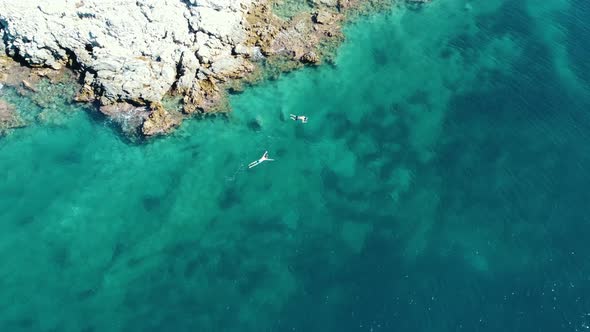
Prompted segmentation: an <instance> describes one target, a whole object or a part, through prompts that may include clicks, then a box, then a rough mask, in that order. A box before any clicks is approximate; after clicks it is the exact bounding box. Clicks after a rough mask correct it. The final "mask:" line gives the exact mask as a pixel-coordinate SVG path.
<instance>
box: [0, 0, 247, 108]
mask: <svg viewBox="0 0 590 332" xmlns="http://www.w3.org/2000/svg"><path fill="white" fill-rule="evenodd" d="M253 1H255V0H141V1H135V0H21V1H0V22H2V25H3V28H4V30H3V31H2V30H0V34H1V36H3V37H4V38H5V40H6V45H5V48H6V52H7V53H8V54H9V55H10V56H17V55H18V56H20V57H21V58H22V59H24V60H25V61H26V62H27V63H29V64H30V65H32V66H48V67H52V68H54V69H59V68H61V67H63V66H64V65H65V64H66V63H67V62H68V60H72V61H73V62H74V63H75V64H76V65H77V66H79V69H80V71H81V72H82V73H84V72H90V73H92V74H93V75H92V77H93V79H94V81H93V84H92V85H93V87H94V89H95V90H96V91H95V94H96V96H97V97H100V100H101V103H103V104H110V103H115V102H118V101H136V102H157V101H160V100H161V99H162V97H163V96H164V94H166V93H167V92H168V91H169V90H170V89H171V88H172V87H173V86H174V85H175V84H176V86H177V87H179V88H181V89H184V88H190V87H192V86H194V85H195V82H193V80H195V79H196V76H197V75H196V73H197V72H198V71H199V70H198V69H199V68H201V67H202V66H203V65H207V66H212V67H214V68H216V72H217V73H224V72H228V71H230V70H229V69H228V70H225V69H224V68H222V67H223V66H225V65H230V66H234V65H235V63H234V62H233V61H228V60H225V59H227V58H230V57H232V50H233V49H234V46H235V45H237V44H239V43H241V42H243V41H244V40H245V38H246V27H247V22H246V20H245V15H246V12H247V10H248V8H249V6H250V5H251V4H252V2H253ZM3 46H4V45H3ZM1 51H3V48H0V52H1ZM234 56H235V55H234ZM238 56H240V57H245V55H238ZM221 59H224V60H223V62H221V63H219V64H216V63H215V62H216V61H218V60H221ZM234 67H235V66H234ZM232 68H233V67H232ZM177 71H178V72H177Z"/></svg>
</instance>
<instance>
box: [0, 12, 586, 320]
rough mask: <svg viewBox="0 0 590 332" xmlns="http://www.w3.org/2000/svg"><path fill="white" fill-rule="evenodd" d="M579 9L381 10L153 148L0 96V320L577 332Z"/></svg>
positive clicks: (74, 111)
mask: <svg viewBox="0 0 590 332" xmlns="http://www.w3.org/2000/svg"><path fill="white" fill-rule="evenodd" d="M589 15H590V4H589V3H587V2H585V1H575V0H546V1H533V0H523V1H513V0H512V1H511V0H486V1H483V0H473V1H466V0H437V1H434V2H433V3H432V4H430V5H428V6H425V7H423V8H422V9H420V10H409V9H403V8H396V9H393V10H392V11H391V12H388V13H383V14H381V15H376V16H372V17H368V18H363V19H360V20H359V21H357V22H355V23H353V24H351V25H350V26H348V27H347V29H346V35H347V41H346V43H345V44H344V45H343V46H342V48H341V50H340V51H339V53H338V57H337V59H336V63H335V64H334V65H333V66H329V65H326V66H322V67H319V68H308V69H304V70H301V71H298V72H295V73H291V74H289V75H284V76H283V77H282V78H280V79H279V80H276V81H270V82H267V83H265V84H262V85H260V86H257V87H253V88H249V89H247V90H246V92H244V93H243V94H239V95H234V96H232V98H231V104H232V106H233V108H234V112H233V114H232V115H231V116H230V117H229V118H228V119H207V120H202V121H187V122H186V123H185V124H183V126H182V127H181V128H180V129H179V130H178V131H177V132H175V133H174V134H173V135H171V136H170V137H166V138H163V139H158V140H154V141H152V142H149V143H147V144H132V143H129V142H127V141H125V140H124V139H122V138H121V137H120V136H119V135H118V133H117V131H116V130H114V129H113V127H112V126H111V125H110V124H108V123H106V122H105V121H104V119H102V118H100V117H98V116H94V115H92V113H88V112H84V111H83V110H82V109H80V108H79V107H78V106H74V105H67V104H63V103H61V104H60V103H58V104H57V105H52V106H51V107H50V108H49V109H44V110H43V109H39V108H37V107H36V106H34V104H33V103H31V102H30V101H29V100H26V99H22V98H19V97H17V96H16V95H14V94H13V92H11V91H9V90H6V89H4V90H3V93H4V94H5V95H4V97H5V98H6V99H8V100H10V101H12V102H15V103H17V105H18V108H19V111H20V112H21V114H23V116H24V117H25V118H27V119H31V121H32V122H33V124H32V125H31V126H29V127H27V128H24V129H19V130H16V131H14V132H13V133H11V134H10V135H8V136H6V137H2V138H0V169H2V172H0V262H2V264H1V265H0V330H1V331H84V332H90V331H95V332H98V331H245V332H249V331H257V332H260V331H277V332H278V331H374V332H377V331H585V330H587V329H588V327H589V325H590V260H589V259H588V257H589V254H590V246H589V245H588V238H589V235H590V217H589V214H588V211H587V207H588V205H589V201H590V191H589V189H588V187H589V185H590V175H589V169H590V113H589V111H590V91H589V87H590V72H589V70H590V65H589V63H590V62H589V61H588V59H589V57H590V37H589V32H590V22H588V19H587V18H588V17H589ZM59 94H62V92H60V93H59ZM39 112H41V114H43V115H39V114H40V113H39ZM289 113H296V114H305V115H307V116H309V118H310V120H309V123H308V124H306V125H301V124H295V123H294V122H292V121H290V120H289V119H288V114H289ZM35 119H37V120H35ZM265 150H268V151H269V154H270V157H271V158H275V159H276V161H274V162H268V163H265V164H262V165H260V166H258V167H256V168H253V169H251V170H248V169H247V168H246V165H247V164H248V163H249V162H251V161H253V160H255V159H257V158H258V157H259V156H260V155H261V154H262V153H263V152H264V151H265Z"/></svg>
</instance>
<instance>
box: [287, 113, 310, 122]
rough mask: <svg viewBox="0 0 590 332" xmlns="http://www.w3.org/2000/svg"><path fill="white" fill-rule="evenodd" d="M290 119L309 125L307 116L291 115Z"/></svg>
mask: <svg viewBox="0 0 590 332" xmlns="http://www.w3.org/2000/svg"><path fill="white" fill-rule="evenodd" d="M290 118H291V120H293V121H295V122H297V121H299V120H301V123H307V117H306V116H305V115H295V114H290Z"/></svg>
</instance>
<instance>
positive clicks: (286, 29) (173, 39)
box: [0, 0, 391, 136]
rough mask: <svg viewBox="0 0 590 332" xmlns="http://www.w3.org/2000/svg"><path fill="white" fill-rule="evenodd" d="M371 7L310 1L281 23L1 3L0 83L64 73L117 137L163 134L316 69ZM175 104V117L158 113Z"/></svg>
mask: <svg viewBox="0 0 590 332" xmlns="http://www.w3.org/2000/svg"><path fill="white" fill-rule="evenodd" d="M378 2H384V3H385V2H390V3H391V1H379V0H365V1H362V0H314V1H308V2H307V3H309V6H308V8H307V9H306V10H300V11H295V12H293V13H291V15H289V16H288V17H285V16H279V15H277V14H276V13H275V12H276V11H275V10H274V9H275V7H277V6H279V7H280V6H281V5H282V4H281V2H280V1H277V0H170V1H158V0H144V1H128V2H117V3H114V2H105V1H100V0H57V1H56V0H39V1H35V2H32V1H5V2H2V3H0V36H1V37H2V41H3V42H2V43H0V57H4V60H1V59H0V60H1V61H0V65H1V66H3V68H1V69H0V73H7V72H10V74H4V75H1V74H0V82H4V84H6V85H9V86H13V87H16V88H18V89H21V90H29V91H30V92H32V91H34V89H35V87H34V86H35V82H36V81H38V80H39V79H41V78H49V79H55V77H58V76H59V77H63V75H62V76H60V75H58V74H56V73H58V72H63V71H71V72H73V73H74V74H75V75H73V76H74V79H76V81H78V83H79V84H80V90H79V93H78V94H77V96H76V97H75V99H76V100H77V101H80V102H93V103H96V104H98V106H99V109H100V110H101V113H103V114H105V115H106V116H107V117H109V118H111V119H114V120H115V122H116V121H118V120H120V119H125V121H124V125H125V126H127V128H123V129H124V130H131V131H140V132H141V133H142V134H143V135H145V136H153V135H160V134H166V133H168V132H170V131H171V130H173V129H174V128H175V127H176V126H178V124H180V123H181V121H182V119H183V118H185V117H187V116H189V115H192V114H210V113H215V112H224V111H227V110H228V107H227V102H226V96H225V94H226V91H227V90H228V89H232V90H236V89H238V90H239V89H240V86H241V85H242V84H243V83H249V82H254V81H256V80H258V79H260V78H261V76H262V72H263V68H264V67H265V66H266V67H268V66H273V65H274V66H277V67H279V68H278V71H279V72H280V71H285V70H290V69H294V68H297V67H299V66H301V65H303V64H317V63H319V62H320V61H322V59H323V58H324V56H325V53H326V52H328V51H326V50H327V49H329V47H326V45H333V46H336V45H337V44H338V43H339V42H340V41H341V40H342V32H341V24H342V21H343V19H344V18H345V15H346V14H347V13H349V12H350V11H352V10H354V9H358V8H360V7H361V6H363V5H364V4H366V3H378ZM7 59H9V61H8V60H7ZM275 60H276V61H275ZM22 66H24V67H22ZM174 96H177V98H178V99H179V100H180V101H181V102H180V105H179V107H178V108H177V109H165V108H164V107H162V101H163V99H166V98H168V97H174Z"/></svg>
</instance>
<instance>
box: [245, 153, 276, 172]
mask: <svg viewBox="0 0 590 332" xmlns="http://www.w3.org/2000/svg"><path fill="white" fill-rule="evenodd" d="M265 161H274V159H270V158H269V157H268V151H264V154H263V155H262V157H260V159H258V160H256V161H253V162H251V163H250V164H248V168H252V167H254V166H258V165H260V164H262V163H263V162H265Z"/></svg>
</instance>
